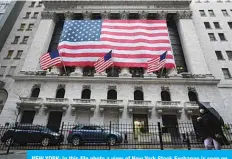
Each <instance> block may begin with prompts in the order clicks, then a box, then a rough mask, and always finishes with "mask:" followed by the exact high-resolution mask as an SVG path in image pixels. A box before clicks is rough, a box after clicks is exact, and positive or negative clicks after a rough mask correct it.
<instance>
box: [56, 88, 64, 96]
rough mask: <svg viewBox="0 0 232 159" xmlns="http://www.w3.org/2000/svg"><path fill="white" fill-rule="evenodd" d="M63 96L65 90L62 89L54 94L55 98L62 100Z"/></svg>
mask: <svg viewBox="0 0 232 159" xmlns="http://www.w3.org/2000/svg"><path fill="white" fill-rule="evenodd" d="M64 95H65V89H64V88H60V89H58V90H57V92H56V98H64Z"/></svg>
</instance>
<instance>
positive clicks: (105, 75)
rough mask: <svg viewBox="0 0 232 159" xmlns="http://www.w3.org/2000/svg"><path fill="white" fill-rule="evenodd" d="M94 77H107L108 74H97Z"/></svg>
mask: <svg viewBox="0 0 232 159" xmlns="http://www.w3.org/2000/svg"><path fill="white" fill-rule="evenodd" d="M94 77H107V74H106V73H105V72H100V73H95V74H94Z"/></svg>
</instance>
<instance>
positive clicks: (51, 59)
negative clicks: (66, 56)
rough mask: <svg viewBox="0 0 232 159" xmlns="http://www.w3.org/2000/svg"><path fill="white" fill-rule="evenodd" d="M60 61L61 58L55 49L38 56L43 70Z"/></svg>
mask: <svg viewBox="0 0 232 159" xmlns="http://www.w3.org/2000/svg"><path fill="white" fill-rule="evenodd" d="M60 63H61V58H60V56H59V52H58V51H57V50H56V51H52V52H50V53H46V54H43V55H42V56H41V57H40V67H41V68H42V69H43V70H46V69H48V68H49V67H51V66H54V65H56V64H60Z"/></svg>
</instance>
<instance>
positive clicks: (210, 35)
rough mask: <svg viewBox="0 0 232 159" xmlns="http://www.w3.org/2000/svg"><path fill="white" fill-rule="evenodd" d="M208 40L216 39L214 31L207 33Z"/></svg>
mask: <svg viewBox="0 0 232 159" xmlns="http://www.w3.org/2000/svg"><path fill="white" fill-rule="evenodd" d="M208 35H209V39H210V41H216V38H215V36H214V33H208Z"/></svg>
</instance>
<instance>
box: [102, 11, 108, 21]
mask: <svg viewBox="0 0 232 159" xmlns="http://www.w3.org/2000/svg"><path fill="white" fill-rule="evenodd" d="M101 17H102V19H109V18H110V12H108V11H103V12H101Z"/></svg>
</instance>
